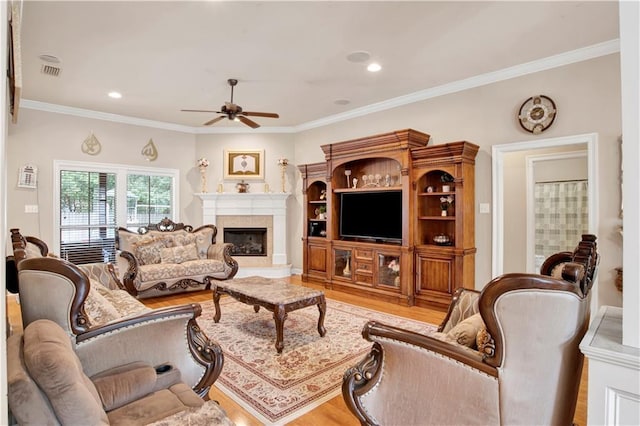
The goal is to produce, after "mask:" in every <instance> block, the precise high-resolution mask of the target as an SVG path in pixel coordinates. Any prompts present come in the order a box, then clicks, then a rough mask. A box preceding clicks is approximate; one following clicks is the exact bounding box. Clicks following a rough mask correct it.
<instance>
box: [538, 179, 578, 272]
mask: <svg viewBox="0 0 640 426" xmlns="http://www.w3.org/2000/svg"><path fill="white" fill-rule="evenodd" d="M587 185H588V182H587V181H586V180H573V181H561V182H542V183H536V184H535V219H536V228H535V229H536V230H535V233H536V237H535V239H536V259H542V260H544V259H546V258H547V257H548V256H550V255H552V254H553V253H557V252H559V251H573V249H574V248H575V247H576V244H577V243H578V241H580V238H581V236H582V234H584V233H587V231H588V228H589V208H588V207H589V199H588V191H587V189H588V188H587ZM536 263H538V262H536ZM538 266H539V265H538Z"/></svg>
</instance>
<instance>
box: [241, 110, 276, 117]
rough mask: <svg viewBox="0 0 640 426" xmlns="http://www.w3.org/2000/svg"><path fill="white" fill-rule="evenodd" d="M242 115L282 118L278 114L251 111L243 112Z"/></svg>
mask: <svg viewBox="0 0 640 426" xmlns="http://www.w3.org/2000/svg"><path fill="white" fill-rule="evenodd" d="M242 115H248V116H252V117H267V118H280V116H279V115H278V114H276V113H275V112H251V111H242Z"/></svg>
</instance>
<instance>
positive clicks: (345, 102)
mask: <svg viewBox="0 0 640 426" xmlns="http://www.w3.org/2000/svg"><path fill="white" fill-rule="evenodd" d="M333 103H334V104H336V105H348V104H350V103H351V101H350V100H349V99H336V100H335V101H333Z"/></svg>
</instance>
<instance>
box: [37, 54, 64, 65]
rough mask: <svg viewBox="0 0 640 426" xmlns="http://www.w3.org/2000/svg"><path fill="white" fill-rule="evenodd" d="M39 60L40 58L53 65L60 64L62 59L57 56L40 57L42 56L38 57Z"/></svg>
mask: <svg viewBox="0 0 640 426" xmlns="http://www.w3.org/2000/svg"><path fill="white" fill-rule="evenodd" d="M38 58H40V59H41V60H43V61H45V62H51V63H53V64H59V63H60V58H58V57H57V56H53V55H40V56H38Z"/></svg>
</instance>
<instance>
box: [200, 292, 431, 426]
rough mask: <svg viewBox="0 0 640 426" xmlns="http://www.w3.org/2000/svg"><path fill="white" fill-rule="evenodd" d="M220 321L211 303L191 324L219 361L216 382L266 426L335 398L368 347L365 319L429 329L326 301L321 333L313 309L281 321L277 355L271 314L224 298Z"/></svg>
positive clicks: (421, 329)
mask: <svg viewBox="0 0 640 426" xmlns="http://www.w3.org/2000/svg"><path fill="white" fill-rule="evenodd" d="M220 307H221V310H222V317H221V319H220V322H219V323H218V324H216V323H214V321H213V315H214V313H215V308H214V306H213V302H204V303H202V310H203V313H202V316H201V317H200V318H198V323H199V324H200V326H201V327H202V329H203V330H205V332H206V333H207V335H208V336H209V337H210V338H211V339H214V340H216V341H217V342H218V343H219V344H220V345H221V346H222V349H223V352H224V356H225V363H224V368H223V369H222V374H221V375H220V377H219V378H218V380H217V381H216V383H215V386H216V387H218V388H219V389H220V390H221V391H223V392H224V393H226V394H227V395H229V396H230V397H231V398H232V399H233V400H234V401H236V402H238V403H239V404H240V405H241V406H243V408H245V409H246V410H247V411H249V412H250V413H251V414H252V415H254V416H255V417H256V418H258V419H259V420H260V421H262V422H263V423H264V424H266V425H270V424H284V423H286V422H289V421H291V420H293V419H295V418H297V417H299V416H301V415H302V414H304V413H306V412H308V411H310V410H311V409H313V408H315V407H317V406H318V405H320V404H322V403H323V402H325V401H327V400H329V399H331V398H333V397H334V396H336V395H338V394H339V393H340V387H341V385H342V376H343V374H344V372H345V371H346V370H347V369H348V368H350V367H352V366H353V365H354V364H356V363H357V362H358V361H360V359H362V357H364V356H365V355H366V354H367V352H368V351H369V349H370V348H371V345H372V344H371V343H370V342H368V341H366V340H364V339H363V338H362V334H361V333H362V328H363V326H364V324H365V323H366V322H367V321H369V320H377V321H381V322H384V323H387V324H391V325H396V326H398V327H403V328H407V329H410V330H414V331H417V332H421V333H425V332H430V331H435V326H433V325H431V324H427V323H424V322H419V321H414V320H410V319H405V318H401V317H397V316H393V315H388V314H383V313H380V312H376V311H373V310H369V309H365V308H361V307H358V306H353V305H349V304H346V303H341V302H337V301H333V300H327V314H326V317H325V323H324V325H325V327H326V329H327V334H326V336H325V337H320V335H319V334H318V331H317V323H318V308H317V307H316V306H311V307H307V308H303V309H300V310H297V311H294V312H290V313H289V314H288V317H287V319H286V321H285V323H284V349H283V351H282V353H281V354H278V353H277V351H276V349H275V346H274V344H275V337H276V334H275V333H276V332H275V323H274V320H273V317H272V313H271V312H269V311H267V310H265V309H264V308H261V309H260V311H259V312H258V313H255V312H254V310H253V307H251V306H248V305H245V304H243V303H240V302H238V301H236V300H234V299H232V298H231V297H223V298H222V299H221V300H220Z"/></svg>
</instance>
